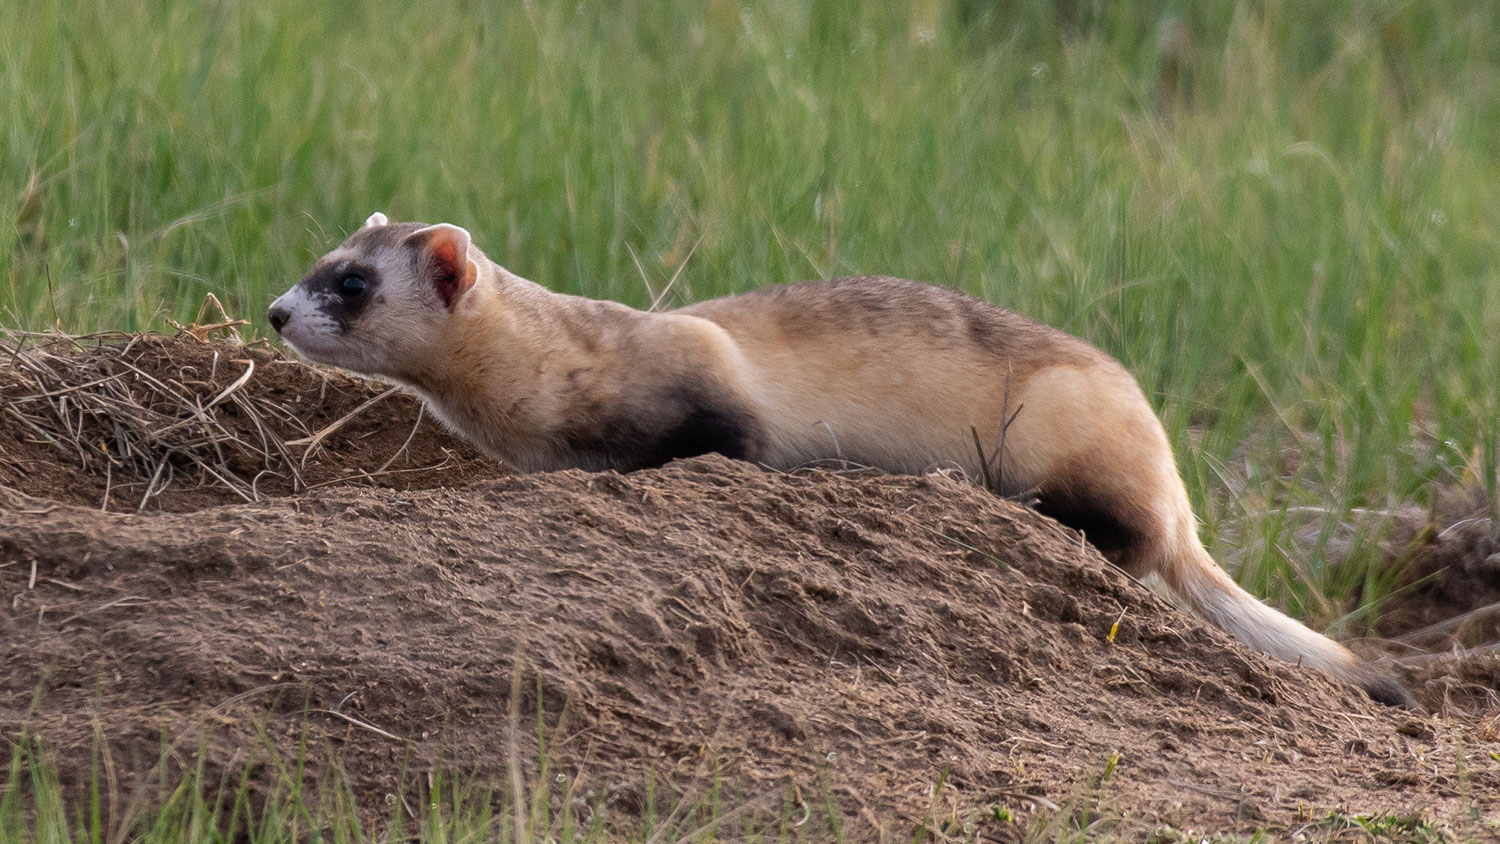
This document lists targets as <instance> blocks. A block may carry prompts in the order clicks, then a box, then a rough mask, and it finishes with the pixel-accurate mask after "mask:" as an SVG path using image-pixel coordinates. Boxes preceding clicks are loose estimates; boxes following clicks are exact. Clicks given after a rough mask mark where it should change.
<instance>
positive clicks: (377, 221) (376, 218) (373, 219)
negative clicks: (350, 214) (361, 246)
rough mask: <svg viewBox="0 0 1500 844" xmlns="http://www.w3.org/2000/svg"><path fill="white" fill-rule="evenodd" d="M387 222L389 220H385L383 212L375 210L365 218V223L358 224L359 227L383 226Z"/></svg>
mask: <svg viewBox="0 0 1500 844" xmlns="http://www.w3.org/2000/svg"><path fill="white" fill-rule="evenodd" d="M388 223H390V220H387V219H386V217H385V215H384V214H382V213H380V212H379V211H376V212H375V213H374V214H371V215H370V216H369V217H367V218H366V219H365V224H364V225H363V226H360V228H362V229H367V228H370V227H371V226H384V225H386V224H388Z"/></svg>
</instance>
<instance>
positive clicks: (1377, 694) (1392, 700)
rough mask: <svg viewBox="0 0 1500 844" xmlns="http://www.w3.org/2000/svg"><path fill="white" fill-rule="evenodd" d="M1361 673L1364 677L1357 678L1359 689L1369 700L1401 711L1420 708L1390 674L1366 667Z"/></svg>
mask: <svg viewBox="0 0 1500 844" xmlns="http://www.w3.org/2000/svg"><path fill="white" fill-rule="evenodd" d="M1362 673H1363V675H1364V676H1362V677H1360V678H1359V687H1360V688H1362V689H1364V690H1365V694H1367V695H1369V696H1370V700H1373V701H1375V702H1376V703H1382V704H1385V705H1386V706H1394V707H1399V708H1401V709H1421V708H1422V705H1421V704H1419V703H1417V699H1416V698H1414V697H1412V696H1411V692H1408V691H1407V690H1406V687H1405V686H1403V685H1401V682H1400V681H1399V680H1397V679H1396V678H1395V677H1393V676H1391V675H1390V674H1387V673H1385V672H1384V671H1381V670H1380V669H1378V668H1375V667H1374V666H1367V669H1366V670H1365V671H1364V672H1362Z"/></svg>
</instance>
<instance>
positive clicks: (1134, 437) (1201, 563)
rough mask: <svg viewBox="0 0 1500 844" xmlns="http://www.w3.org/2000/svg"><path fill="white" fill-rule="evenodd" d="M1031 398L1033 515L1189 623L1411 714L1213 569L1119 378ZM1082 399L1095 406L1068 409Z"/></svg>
mask: <svg viewBox="0 0 1500 844" xmlns="http://www.w3.org/2000/svg"><path fill="white" fill-rule="evenodd" d="M1121 376H1123V378H1124V380H1123V381H1122V379H1121ZM1035 386H1042V387H1043V388H1044V389H1040V390H1038V389H1033V387H1035ZM1026 393H1027V395H1026V396H1025V397H1024V398H1025V402H1026V407H1027V411H1028V412H1029V411H1031V409H1032V408H1036V409H1037V411H1038V412H1036V413H1034V414H1033V418H1032V425H1031V427H1030V429H1029V430H1025V429H1023V430H1022V431H1020V433H1022V434H1023V435H1024V436H1025V439H1024V440H1022V441H1020V442H1018V443H1017V444H1018V446H1019V445H1024V444H1026V443H1027V442H1029V443H1039V444H1042V445H1043V446H1044V447H1043V448H1041V449H1034V451H1037V452H1038V453H1040V454H1041V456H1042V457H1044V458H1045V463H1044V464H1043V465H1041V466H1038V467H1037V468H1038V469H1039V470H1040V472H1039V474H1038V476H1039V478H1040V483H1039V485H1038V486H1039V489H1038V496H1039V500H1038V502H1037V509H1038V510H1039V511H1040V512H1042V513H1043V514H1045V515H1048V516H1051V517H1053V518H1055V519H1057V520H1058V521H1059V522H1062V523H1063V524H1065V525H1068V526H1069V527H1072V528H1074V529H1077V530H1080V531H1082V532H1083V533H1084V535H1085V536H1086V537H1087V539H1088V540H1089V541H1090V542H1091V543H1092V544H1093V545H1094V546H1095V547H1096V548H1098V549H1099V551H1100V552H1101V553H1102V554H1103V555H1104V556H1105V558H1106V559H1108V560H1109V561H1110V562H1112V563H1114V564H1115V565H1117V566H1119V567H1120V568H1122V569H1124V570H1125V571H1127V572H1129V573H1131V574H1132V575H1135V576H1137V577H1142V576H1144V575H1147V574H1156V575H1158V576H1160V577H1161V578H1162V579H1163V580H1164V581H1165V582H1166V583H1167V585H1168V586H1169V587H1170V588H1171V589H1172V591H1173V592H1174V593H1176V594H1177V595H1178V596H1179V597H1180V598H1182V600H1183V601H1184V602H1185V603H1186V604H1187V605H1188V606H1189V607H1190V608H1191V609H1192V610H1193V611H1194V613H1196V614H1197V615H1198V616H1199V617H1201V618H1203V619H1204V620H1206V621H1208V622H1209V623H1210V624H1213V625H1214V626H1215V627H1218V628H1219V629H1221V630H1223V631H1225V632H1227V633H1229V634H1230V635H1232V636H1234V637H1235V638H1237V639H1239V640H1240V641H1242V642H1244V643H1245V644H1247V645H1249V646H1251V647H1253V648H1255V649H1257V650H1260V651H1262V652H1264V653H1268V654H1270V655H1272V656H1275V657H1278V658H1280V659H1283V660H1286V661H1287V662H1293V663H1301V664H1306V665H1308V666H1311V667H1314V668H1317V669H1320V670H1322V671H1324V672H1325V673H1328V674H1331V675H1333V676H1335V677H1339V678H1341V679H1344V680H1346V681H1348V682H1351V683H1353V684H1355V685H1357V686H1359V687H1360V688H1362V689H1364V690H1365V692H1366V693H1367V694H1369V696H1370V697H1371V698H1372V699H1374V700H1376V701H1378V702H1380V703H1384V704H1387V705H1391V706H1406V707H1415V706H1416V703H1415V701H1414V700H1413V699H1412V697H1411V695H1410V694H1408V693H1407V691H1406V689H1404V688H1403V687H1402V686H1401V684H1400V683H1399V682H1397V681H1396V680H1395V679H1394V678H1393V677H1391V676H1390V675H1388V674H1386V673H1385V672H1384V671H1382V670H1380V669H1379V668H1377V667H1375V666H1374V665H1371V664H1370V663H1367V662H1365V661H1363V660H1361V659H1359V658H1358V657H1357V656H1355V655H1354V654H1353V653H1352V652H1350V651H1349V649H1348V648H1345V647H1344V646H1343V645H1341V644H1339V643H1337V642H1335V641H1333V640H1332V639H1329V638H1328V637H1326V636H1323V635H1321V634H1319V633H1316V632H1314V631H1312V630H1311V629H1309V628H1308V627H1306V626H1305V625H1303V624H1302V623H1301V622H1298V621H1296V620H1295V619H1293V618H1291V617H1289V616H1287V615H1285V614H1284V613H1281V612H1279V611H1278V610H1276V609H1273V608H1272V607H1269V606H1267V605H1266V604H1264V603H1262V602H1261V601H1259V600H1257V599H1256V598H1255V596H1253V595H1251V594H1250V593H1249V592H1246V591H1245V590H1244V589H1243V588H1242V587H1241V586H1240V585H1239V584H1238V583H1236V582H1235V581H1234V579H1233V578H1231V577H1230V576H1229V575H1228V574H1227V573H1225V571H1224V570H1223V569H1222V568H1220V567H1219V565H1218V564H1217V563H1216V562H1214V559H1213V558H1212V557H1211V556H1210V555H1209V553H1208V551H1207V550H1206V549H1205V548H1204V547H1203V543H1202V542H1201V541H1200V540H1199V538H1198V525H1197V520H1196V519H1195V518H1194V516H1193V512H1192V505H1191V503H1190V501H1189V499H1188V496H1187V489H1186V488H1185V487H1184V486H1183V483H1182V477H1181V475H1180V474H1179V473H1178V470H1177V465H1176V462H1175V461H1174V460H1173V459H1172V451H1171V446H1170V444H1169V443H1168V441H1167V437H1166V432H1165V431H1164V430H1163V429H1162V426H1161V422H1160V421H1159V420H1158V419H1157V417H1156V414H1155V412H1154V411H1153V410H1152V409H1151V406H1150V404H1149V403H1148V402H1147V401H1146V398H1145V396H1144V395H1143V394H1142V393H1141V392H1140V388H1139V387H1137V386H1136V385H1135V382H1134V380H1133V379H1130V378H1129V376H1128V375H1126V374H1124V372H1123V370H1116V369H1113V368H1110V369H1105V370H1103V371H1102V372H1101V371H1098V370H1096V371H1094V372H1088V371H1081V370H1074V371H1072V372H1071V373H1063V377H1062V378H1058V377H1051V378H1048V379H1045V380H1044V381H1043V382H1042V383H1041V384H1040V385H1028V389H1027V390H1026ZM1080 395H1086V396H1088V397H1089V399H1090V400H1089V401H1088V402H1086V403H1085V404H1083V405H1078V404H1076V403H1075V404H1072V405H1071V406H1069V405H1068V402H1069V401H1073V402H1076V400H1077V398H1078V397H1079V396H1080ZM1080 406H1082V407H1088V408H1090V409H1091V410H1092V411H1093V412H1090V413H1080V412H1078V410H1077V408H1078V407H1080ZM1024 415H1025V414H1024V413H1023V414H1022V416H1024ZM1019 422H1020V417H1018V418H1017V423H1018V424H1019Z"/></svg>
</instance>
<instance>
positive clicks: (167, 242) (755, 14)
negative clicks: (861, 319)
mask: <svg viewBox="0 0 1500 844" xmlns="http://www.w3.org/2000/svg"><path fill="white" fill-rule="evenodd" d="M1496 32H1500V5H1497V4H1494V3H1492V2H1488V0H1472V2H1459V0H1455V2H1448V3H1434V4H1427V3H1417V2H1376V1H1375V0H1370V1H1369V2H1358V1H1357V0H1345V1H1344V2H1332V1H1330V2H1327V3H1305V2H1297V1H1296V0H1288V2H1281V1H1280V0H1263V1H1262V2H1239V3H1235V2H1211V3H1190V2H1186V1H1185V0H1183V1H1182V2H1156V3H1113V2H1105V0H1092V1H1091V0H1045V1H1044V0H993V2H981V0H953V2H937V0H922V1H921V2H915V3H896V2H891V3H883V2H874V3H854V2H850V3H806V2H793V0H768V2H763V3H753V4H744V3H739V2H727V0H707V1H706V2H705V0H652V2H646V0H619V2H609V3H602V2H594V0H584V2H556V3H551V2H519V3H498V2H496V3H477V2H460V0H434V2H430V3H422V4H406V3H400V2H396V0H341V1H340V2H329V3H323V4H314V5H308V4H305V3H293V2H290V1H289V0H262V2H256V3H249V2H234V1H232V0H218V1H217V2H203V3H186V2H148V3H144V4H123V3H112V2H103V0H68V2H62V0H33V2H29V3H27V4H26V13H25V25H24V26H22V25H12V26H5V27H0V62H3V66H0V138H3V140H0V278H3V282H0V322H3V323H5V324H9V325H15V326H22V327H31V328H39V327H43V326H46V325H51V324H52V323H53V322H54V321H58V322H60V323H61V325H62V326H63V327H64V328H66V329H70V330H75V331H81V330H89V329H102V328H113V329H144V328H152V327H159V326H160V325H161V321H162V318H163V317H164V316H168V315H171V316H175V317H177V318H179V319H182V318H186V317H190V316H192V314H193V313H195V312H196V311H197V308H198V305H199V303H200V302H201V301H202V300H203V297H204V294H206V293H210V292H212V293H215V294H216V295H218V296H219V297H220V298H221V299H222V300H223V301H224V302H225V303H226V305H227V306H228V307H229V309H230V310H231V312H233V313H236V314H238V315H244V316H247V317H251V318H254V319H255V320H256V321H257V325H258V326H261V327H262V330H264V328H263V325H264V323H263V320H264V316H263V311H264V308H265V305H266V304H267V303H268V302H269V300H270V298H271V297H272V296H273V295H274V294H275V293H278V292H279V291H280V290H282V289H283V288H285V287H286V286H288V285H289V284H290V283H291V282H292V281H294V280H295V279H296V278H297V277H299V276H300V274H301V272H302V271H303V269H304V268H305V267H306V265H307V264H308V263H309V262H310V261H311V259H312V258H313V257H315V256H316V255H317V254H320V253H321V252H323V251H324V250H326V249H327V248H329V247H330V246H332V245H333V244H334V243H336V242H337V241H338V240H340V239H341V237H342V235H343V233H345V232H346V231H348V230H350V229H351V228H353V227H356V226H357V225H358V224H359V222H360V221H362V220H363V219H364V217H365V216H366V215H367V214H369V213H370V212H371V211H373V210H376V209H382V210H385V211H387V212H389V213H390V214H391V215H392V217H393V218H399V219H422V220H429V221H437V220H447V221H451V222H455V223H458V224H460V225H463V226H465V227H467V228H469V229H470V230H471V231H472V232H473V233H474V235H475V238H476V240H477V242H478V243H479V245H480V246H481V247H482V248H484V249H485V250H486V251H487V252H488V253H489V254H490V255H491V257H493V258H495V259H496V260H498V261H499V262H501V263H503V264H505V265H507V266H508V267H510V268H512V269H514V270H515V271H517V272H519V273H520V274H522V275H525V276H528V277H530V278H533V279H536V280H538V281H541V282H543V283H546V284H548V285H550V286H553V287H555V288H557V289H561V290H567V291H574V292H580V293H584V294H588V295H593V296H601V297H610V298H617V299H622V300H624V301H627V302H630V303H633V304H637V305H641V304H644V303H646V302H648V301H649V300H650V292H649V289H651V288H655V289H660V287H661V286H662V285H663V284H664V283H665V282H666V280H667V279H668V278H670V277H671V276H672V274H673V273H674V272H676V271H677V269H678V268H679V267H680V266H682V265H683V264H684V262H686V267H685V269H684V271H683V275H682V278H681V280H680V282H679V284H678V288H677V290H678V291H679V292H681V293H682V294H683V295H684V296H685V297H691V298H704V297H708V296H713V295H718V294H722V293H727V292H730V291H734V290H741V289H744V288H748V287H753V286H757V285H763V284H772V283H777V282H783V281H790V280H796V279H803V278H810V277H817V276H826V275H837V274H849V273H873V272H881V273H890V274H897V275H904V276H909V277H913V278H920V279H925V280H930V281H935V282H940V283H944V284H951V285H954V286H958V287H961V288H963V289H965V290H968V291H970V292H973V293H975V294H978V295H981V296H983V297H985V298H987V299H990V300H992V301H995V302H998V303H1001V304H1004V305H1007V306H1009V307H1011V308H1013V309H1015V310H1018V311H1020V312H1022V313H1025V314H1027V315H1030V316H1033V317H1035V318H1038V319H1041V320H1043V321H1047V322H1051V323H1054V324H1056V325H1059V326H1062V327H1064V328H1066V329H1068V330H1070V331H1072V332H1074V333H1077V334H1080V335H1082V336H1084V337H1086V338H1088V339H1090V340H1092V341H1093V342H1094V343H1096V344H1098V345H1100V346H1101V347H1103V348H1105V349H1106V350H1108V351H1110V352H1112V353H1114V354H1115V355H1117V356H1118V357H1120V358H1121V359H1122V360H1123V361H1124V362H1125V363H1126V365H1127V366H1129V367H1130V368H1131V369H1132V370H1133V371H1135V372H1136V373H1137V374H1138V375H1139V377H1140V378H1141V380H1142V383H1143V384H1144V385H1145V387H1146V389H1147V391H1148V393H1149V394H1150V395H1151V396H1152V398H1153V401H1154V402H1155V403H1156V405H1157V406H1158V407H1159V408H1160V409H1161V410H1162V412H1163V414H1164V417H1165V419H1166V421H1167V425H1168V430H1169V432H1170V434H1171V436H1172V438H1173V441H1174V444H1175V446H1176V448H1177V452H1178V454H1179V457H1180V459H1181V460H1182V463H1183V469H1184V473H1185V475H1186V476H1187V479H1188V484H1189V487H1190V489H1191V491H1192V494H1193V496H1194V500H1195V503H1196V504H1197V505H1198V508H1199V512H1200V514H1201V515H1202V516H1203V518H1204V520H1205V523H1206V531H1205V535H1206V537H1207V538H1208V540H1209V541H1210V544H1211V547H1212V548H1213V550H1214V551H1215V553H1216V554H1218V555H1219V557H1220V558H1221V559H1225V560H1227V561H1229V562H1231V563H1232V564H1237V565H1238V566H1239V572H1240V578H1241V580H1242V581H1244V582H1246V583H1247V584H1249V585H1250V586H1251V588H1252V589H1254V590H1256V591H1258V592H1260V593H1261V594H1265V595H1269V596H1270V597H1271V599H1272V600H1273V601H1275V602H1278V603H1280V604H1282V605H1284V606H1289V607H1290V608H1291V609H1292V610H1293V611H1294V612H1296V613H1300V614H1303V615H1305V616H1307V617H1309V618H1310V619H1311V620H1312V621H1313V623H1314V624H1315V625H1318V626H1326V625H1329V624H1332V623H1335V622H1336V621H1337V620H1338V619H1339V618H1340V617H1341V615H1342V614H1343V613H1345V612H1346V611H1348V610H1349V609H1351V608H1352V607H1353V606H1354V605H1355V604H1357V603H1358V601H1359V600H1360V599H1358V598H1356V597H1355V596H1357V595H1359V594H1360V587H1361V586H1362V585H1366V584H1364V581H1365V580H1366V579H1368V578H1371V577H1373V576H1374V575H1373V574H1372V573H1370V572H1368V571H1366V570H1365V567H1363V566H1361V565H1359V564H1358V563H1359V561H1360V560H1361V559H1366V558H1369V557H1370V556H1371V555H1369V554H1368V553H1365V554H1363V556H1362V554H1361V552H1360V549H1359V548H1358V547H1356V548H1355V549H1354V555H1353V556H1354V560H1355V564H1353V565H1349V566H1345V567H1343V568H1342V569H1340V570H1337V571H1334V570H1331V569H1329V568H1328V567H1326V566H1324V561H1325V558H1326V557H1328V556H1330V555H1331V554H1332V553H1333V551H1329V550H1328V549H1334V551H1337V554H1338V555H1339V556H1342V555H1343V554H1344V553H1345V552H1346V551H1347V549H1342V548H1340V547H1338V541H1339V540H1340V537H1342V536H1344V535H1345V534H1346V533H1347V530H1346V529H1344V528H1341V527H1340V526H1341V525H1343V524H1344V523H1345V522H1346V521H1347V519H1346V516H1347V513H1348V510H1349V508H1350V507H1353V506H1360V507H1367V508H1370V507H1373V508H1384V507H1389V506H1392V505H1394V504H1397V503H1401V502H1408V501H1421V500H1423V497H1424V492H1423V490H1424V489H1426V488H1427V485H1429V484H1431V483H1433V482H1445V483H1446V482H1452V481H1454V480H1468V481H1478V482H1481V483H1484V484H1486V485H1487V486H1488V487H1489V488H1490V493H1491V499H1492V500H1493V493H1494V484H1495V468H1496V465H1497V464H1496V439H1497V434H1500V428H1497V410H1500V403H1497V386H1496V383H1497V382H1496V373H1500V366H1497V364H1500V352H1497V348H1496V343H1495V341H1494V338H1496V337H1497V336H1500V277H1497V269H1496V267H1495V264H1494V262H1493V260H1492V255H1493V254H1494V253H1495V252H1496V246H1497V245H1500V232H1497V222H1500V219H1497V216H1500V203H1497V202H1496V193H1495V191H1494V189H1493V187H1494V186H1495V185H1497V184H1500V142H1497V136H1496V127H1497V126H1500V96H1497V93H1500V42H1497V40H1496V39H1495V37H1494V33H1496ZM5 203H9V205H6V204H5ZM695 246H696V249H695ZM690 255H691V258H690V259H689V256H690ZM1288 507H1291V508H1293V509H1291V510H1288V509H1287V508H1288ZM1296 508H1312V509H1311V510H1307V509H1296ZM1308 512H1312V513H1313V514H1314V516H1313V522H1314V524H1313V526H1314V527H1315V528H1317V530H1316V531H1314V535H1315V536H1317V537H1319V539H1318V540H1316V541H1314V542H1312V543H1309V542H1306V541H1294V539H1293V528H1295V527H1297V526H1298V525H1299V524H1300V523H1301V522H1299V519H1301V520H1302V521H1306V514H1307V513H1308ZM1289 513H1291V514H1301V515H1297V516H1296V517H1291V516H1289V515H1288V514H1289ZM1359 544H1360V543H1359V542H1358V541H1356V546H1358V545H1359ZM1379 592H1380V588H1378V584H1377V588H1376V589H1375V590H1374V592H1373V593H1371V592H1370V591H1368V590H1366V591H1365V592H1364V594H1365V596H1366V598H1368V596H1369V595H1370V594H1376V595H1378V594H1379Z"/></svg>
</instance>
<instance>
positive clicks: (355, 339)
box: [269, 211, 484, 378]
mask: <svg viewBox="0 0 1500 844" xmlns="http://www.w3.org/2000/svg"><path fill="white" fill-rule="evenodd" d="M483 257H484V256H483V255H482V253H480V252H479V250H478V249H476V248H474V247H473V246H472V245H471V243H470V240H469V233H468V232H466V231H464V230H463V229H461V228H459V227H458V226H453V225H449V224H447V223H440V224H438V225H427V224H425V223H392V222H390V221H389V220H387V219H386V216H385V215H384V214H381V213H380V212H378V211H377V212H376V213H374V214H371V215H370V218H369V219H368V220H366V221H365V224H364V227H362V228H361V229H360V230H359V231H357V232H355V233H354V234H352V235H350V236H349V239H348V240H345V241H344V242H343V243H342V244H341V245H340V246H339V247H338V248H337V249H335V250H333V251H332V252H329V253H328V254H327V255H324V256H323V257H322V258H319V259H318V261H317V263H315V264H313V268H312V270H311V271H310V272H309V273H308V274H307V275H306V276H305V277H303V279H302V280H301V281H299V282H297V284H296V285H294V286H293V287H292V289H291V290H288V291H287V292H285V293H283V294H281V296H280V297H279V298H277V299H276V301H275V302H272V303H271V310H270V314H269V318H270V321H271V327H272V328H274V329H276V333H278V334H280V335H281V338H282V339H283V340H285V341H286V342H287V344H288V345H290V346H291V347H292V348H293V349H296V350H297V352H299V353H300V354H301V355H302V356H303V357H306V358H308V359H310V360H313V361H316V362H318V363H327V364H332V365H334V366H339V367H343V368H344V369H350V370H353V371H355V372H359V373H363V374H366V375H383V376H388V377H395V378H399V377H400V376H401V375H402V373H403V372H405V371H408V370H409V368H410V367H411V365H412V364H413V363H416V362H421V361H425V360H428V359H429V355H430V353H431V352H432V351H433V346H434V345H435V344H437V343H438V342H439V341H441V340H442V339H443V338H444V337H445V336H447V335H448V334H449V333H450V326H448V325H447V323H448V320H449V319H450V318H451V317H452V316H453V314H454V312H455V311H457V310H458V309H459V307H460V305H461V304H463V303H464V302H465V300H466V299H467V298H468V296H469V294H470V293H471V291H472V289H473V286H474V282H475V280H476V279H477V278H478V276H479V263H478V262H479V261H480V260H482V259H483Z"/></svg>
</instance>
